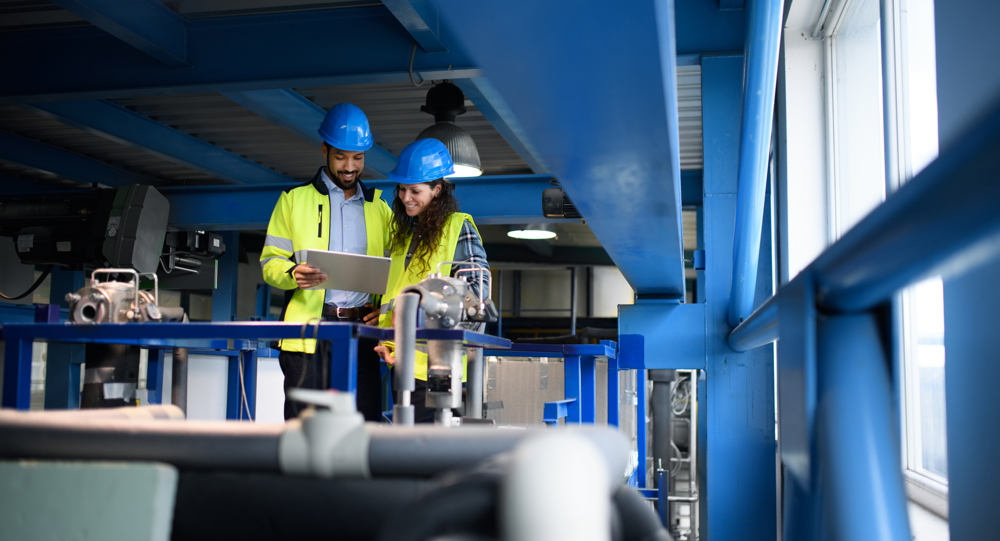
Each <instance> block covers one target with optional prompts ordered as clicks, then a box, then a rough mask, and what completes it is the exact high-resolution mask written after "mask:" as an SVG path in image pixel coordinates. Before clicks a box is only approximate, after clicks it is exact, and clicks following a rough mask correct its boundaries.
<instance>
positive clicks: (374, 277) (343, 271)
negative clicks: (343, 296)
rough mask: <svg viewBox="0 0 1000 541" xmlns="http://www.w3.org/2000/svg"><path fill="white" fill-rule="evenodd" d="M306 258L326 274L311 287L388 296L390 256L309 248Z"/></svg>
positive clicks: (306, 261)
mask: <svg viewBox="0 0 1000 541" xmlns="http://www.w3.org/2000/svg"><path fill="white" fill-rule="evenodd" d="M304 259H305V261H303V263H308V264H309V265H310V266H313V267H316V268H318V269H320V270H322V271H323V272H325V273H326V275H327V280H326V281H325V282H323V283H322V284H320V285H318V286H316V287H312V288H309V289H339V290H343V291H360V292H362V293H374V294H375V295H385V291H386V289H388V287H389V266H390V265H391V262H392V260H391V259H389V258H388V257H375V256H370V255H359V254H345V253H344V252H328V251H326V250H306V254H305V258H304Z"/></svg>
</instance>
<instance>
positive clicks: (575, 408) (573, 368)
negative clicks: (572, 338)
mask: <svg viewBox="0 0 1000 541" xmlns="http://www.w3.org/2000/svg"><path fill="white" fill-rule="evenodd" d="M583 377H584V370H583V368H582V366H581V363H580V356H579V355H567V356H566V357H564V358H563V383H564V392H563V396H564V398H566V399H567V400H569V399H571V398H573V399H575V401H574V402H572V403H570V404H569V406H568V407H569V414H568V415H567V416H566V422H567V423H581V422H582V421H583V404H581V401H582V398H581V396H580V394H581V389H582V388H583Z"/></svg>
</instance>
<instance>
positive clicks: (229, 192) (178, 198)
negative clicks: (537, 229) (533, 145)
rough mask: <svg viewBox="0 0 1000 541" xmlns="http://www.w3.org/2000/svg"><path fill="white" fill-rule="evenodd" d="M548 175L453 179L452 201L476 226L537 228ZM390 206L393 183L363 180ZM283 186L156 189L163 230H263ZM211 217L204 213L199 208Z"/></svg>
mask: <svg viewBox="0 0 1000 541" xmlns="http://www.w3.org/2000/svg"><path fill="white" fill-rule="evenodd" d="M551 178H552V177H550V176H548V175H513V176H487V177H476V178H457V179H454V182H455V185H456V190H455V197H456V198H458V200H459V202H460V203H461V205H462V211H463V212H468V213H469V214H471V215H472V216H473V218H475V220H476V223H477V224H487V223H538V222H543V221H552V220H546V219H545V218H543V217H542V191H543V190H545V189H546V188H551V187H552V185H551V184H550V183H549V180H550V179H551ZM364 183H365V185H366V186H368V187H372V188H376V189H381V190H383V192H382V198H383V199H385V200H386V201H388V202H390V204H391V202H392V193H393V192H392V191H393V189H394V188H395V187H396V184H395V183H394V182H390V181H386V180H366V181H364ZM285 189H288V185H287V184H277V185H273V184H272V185H255V186H171V187H163V188H159V190H160V193H162V194H163V195H164V196H166V198H167V200H169V201H170V217H169V219H168V222H167V223H168V226H169V227H172V228H175V229H177V230H181V231H192V230H202V231H234V230H253V229H256V230H262V229H267V223H268V221H269V220H270V219H271V212H273V211H274V205H275V203H277V201H278V195H279V194H281V192H282V190H285ZM206 208H210V209H212V212H210V213H206V212H205V211H204V209H206Z"/></svg>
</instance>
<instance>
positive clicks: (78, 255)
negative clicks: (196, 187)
mask: <svg viewBox="0 0 1000 541" xmlns="http://www.w3.org/2000/svg"><path fill="white" fill-rule="evenodd" d="M169 212H170V203H169V202H168V201H167V199H166V197H164V196H163V195H161V194H160V192H158V191H157V190H156V188H153V187H152V186H144V185H139V184H135V185H132V186H123V187H121V188H116V189H112V188H98V189H95V190H92V191H83V192H71V193H68V194H58V195H48V194H47V195H26V196H9V197H6V198H4V199H0V235H4V236H12V237H14V243H15V245H16V246H17V256H18V258H20V259H21V262H22V263H32V264H57V265H62V266H64V267H67V268H69V269H74V270H79V269H82V268H83V267H84V265H95V266H99V267H107V266H112V267H118V268H121V267H128V268H134V269H136V270H138V271H139V272H144V273H149V272H155V271H156V267H157V265H158V261H159V259H160V253H161V248H162V247H163V239H164V236H165V235H166V231H167V229H166V228H167V216H168V214H169Z"/></svg>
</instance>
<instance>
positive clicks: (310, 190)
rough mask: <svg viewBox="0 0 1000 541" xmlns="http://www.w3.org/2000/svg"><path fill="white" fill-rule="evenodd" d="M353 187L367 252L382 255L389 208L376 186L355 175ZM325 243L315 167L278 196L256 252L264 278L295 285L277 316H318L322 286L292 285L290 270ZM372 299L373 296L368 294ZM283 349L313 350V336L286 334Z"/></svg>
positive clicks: (323, 199) (324, 212) (326, 226)
mask: <svg viewBox="0 0 1000 541" xmlns="http://www.w3.org/2000/svg"><path fill="white" fill-rule="evenodd" d="M358 188H359V189H360V190H361V193H362V195H363V197H364V213H365V231H366V234H367V237H368V247H367V250H366V253H367V255H371V256H377V257H385V256H386V248H387V247H388V245H389V224H390V222H392V210H390V209H389V205H388V204H387V203H386V202H385V201H383V200H382V198H381V197H380V195H381V193H382V190H375V189H369V188H367V187H366V186H365V185H364V184H362V183H361V181H358ZM329 249H330V194H329V191H328V190H327V188H326V184H325V183H324V182H323V178H322V175H321V173H320V172H317V173H316V176H315V177H313V179H312V180H311V181H309V182H307V183H305V184H302V185H300V186H296V187H293V188H289V189H288V190H285V191H284V192H283V193H282V194H281V196H279V197H278V204H277V205H275V207H274V212H273V213H272V214H271V221H270V223H268V225H267V239H266V240H265V241H264V250H263V251H262V252H261V254H260V264H261V267H262V268H263V270H264V281H265V282H267V283H268V284H270V285H272V286H274V287H277V288H279V289H285V290H295V291H294V293H293V294H292V296H291V298H290V299H288V300H287V302H286V304H285V308H284V310H282V313H281V320H282V321H295V322H306V321H308V320H309V319H311V318H321V317H322V314H323V301H324V299H325V297H326V290H323V289H308V290H306V289H298V284H296V283H295V278H294V277H293V276H292V270H293V269H294V268H295V267H296V265H298V263H299V262H301V261H302V259H303V256H304V255H305V251H306V250H329ZM372 302H374V303H375V304H376V305H377V304H378V303H377V302H376V299H374V298H373V299H372ZM279 347H280V348H281V349H282V350H284V351H305V352H306V353H312V352H313V351H315V347H316V344H315V340H299V339H294V340H292V339H286V340H282V341H281V343H280V346H279Z"/></svg>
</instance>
